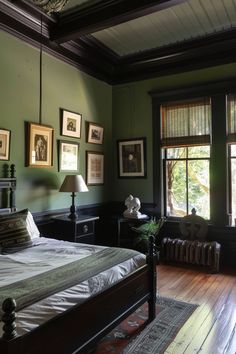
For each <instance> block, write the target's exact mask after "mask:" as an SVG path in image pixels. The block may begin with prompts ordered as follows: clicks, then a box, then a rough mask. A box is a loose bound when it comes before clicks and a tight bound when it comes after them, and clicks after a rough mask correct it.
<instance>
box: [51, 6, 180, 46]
mask: <svg viewBox="0 0 236 354" xmlns="http://www.w3.org/2000/svg"><path fill="white" fill-rule="evenodd" d="M186 1H187V0H135V1H134V0H133V1H131V0H104V1H101V2H98V3H96V4H94V5H91V6H87V7H85V8H82V9H79V7H78V9H77V10H75V11H73V12H69V13H68V14H66V13H65V14H64V15H63V14H61V15H60V17H59V21H58V23H57V24H56V25H55V26H54V29H53V30H52V33H51V39H52V40H55V41H56V42H57V43H63V42H66V41H68V40H73V39H75V38H78V37H79V36H81V35H84V34H89V33H93V32H97V31H100V30H102V29H105V28H108V27H112V26H114V25H118V24H120V23H123V22H126V21H130V20H133V19H135V18H138V17H141V16H144V15H148V14H150V13H153V12H157V11H160V10H163V9H166V8H168V7H171V6H174V5H178V4H180V3H183V2H186Z"/></svg>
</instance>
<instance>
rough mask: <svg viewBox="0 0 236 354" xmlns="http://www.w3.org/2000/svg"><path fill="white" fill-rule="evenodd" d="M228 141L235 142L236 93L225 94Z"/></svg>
mask: <svg viewBox="0 0 236 354" xmlns="http://www.w3.org/2000/svg"><path fill="white" fill-rule="evenodd" d="M227 121H228V122H227V123H228V136H227V141H228V143H236V94H235V95H228V96H227Z"/></svg>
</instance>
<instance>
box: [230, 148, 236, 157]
mask: <svg viewBox="0 0 236 354" xmlns="http://www.w3.org/2000/svg"><path fill="white" fill-rule="evenodd" d="M230 156H231V157H236V145H230Z"/></svg>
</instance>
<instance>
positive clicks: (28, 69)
mask: <svg viewBox="0 0 236 354" xmlns="http://www.w3.org/2000/svg"><path fill="white" fill-rule="evenodd" d="M0 47H1V51H0V107H1V114H0V128H5V129H9V130H11V147H10V161H9V163H14V164H15V165H16V174H17V193H16V198H17V201H16V205H17V207H18V208H19V209H21V208H25V207H28V208H29V209H30V210H31V211H33V212H36V211H45V210H50V209H60V208H65V207H67V206H68V207H69V206H70V203H71V198H70V196H69V194H68V193H59V192H58V189H59V187H60V185H61V183H62V181H63V179H64V176H65V175H66V173H61V172H58V152H57V140H58V139H61V140H68V141H76V142H79V143H80V150H79V171H78V173H79V174H82V175H83V176H84V178H85V168H86V167H85V166H86V161H85V160H86V159H85V154H86V153H85V152H86V150H90V151H102V152H104V154H105V184H104V186H90V187H89V192H88V193H80V194H79V195H78V196H77V204H78V205H84V204H86V205H87V204H94V203H101V202H104V201H107V200H110V195H109V190H110V179H109V177H110V174H109V169H108V166H109V164H110V160H111V156H112V155H111V154H112V152H111V149H110V146H111V142H112V87H111V86H109V85H107V84H106V83H104V82H102V81H99V80H97V79H94V78H92V77H90V76H89V75H87V74H84V73H82V72H81V71H79V70H78V69H76V68H74V67H72V66H70V65H68V64H65V63H63V62H62V61H60V60H57V59H55V58H53V57H52V56H50V55H48V54H46V53H43V75H42V78H43V89H42V92H43V103H42V124H45V125H50V126H52V127H53V128H54V154H53V155H54V156H53V167H52V168H32V167H25V153H26V151H25V150H26V149H25V145H26V142H25V122H34V123H39V50H38V49H36V48H33V47H31V46H30V45H28V44H26V43H24V42H22V41H20V40H18V39H16V38H14V37H13V36H11V35H8V34H6V33H4V32H0ZM60 107H61V108H64V109H67V110H71V111H74V112H78V113H81V114H82V134H81V139H76V138H70V137H65V136H61V135H60V119H59V108H60ZM86 121H92V122H95V123H99V124H101V125H102V126H104V131H105V137H104V144H103V145H95V144H88V143H86V129H85V127H86ZM4 164H5V162H3V161H0V171H2V168H3V165H4Z"/></svg>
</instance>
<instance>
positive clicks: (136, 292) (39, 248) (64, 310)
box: [0, 176, 156, 354]
mask: <svg viewBox="0 0 236 354" xmlns="http://www.w3.org/2000/svg"><path fill="white" fill-rule="evenodd" d="M12 178H13V179H14V178H15V177H14V176H13V177H12ZM2 180H3V179H1V181H2ZM12 182H14V185H15V184H16V180H14V181H12ZM0 188H9V189H10V190H11V192H12V190H13V191H14V189H15V188H12V187H11V186H9V184H8V185H6V184H4V183H2V184H1V183H0ZM12 200H13V201H14V197H13V198H12V197H11V199H10V205H9V207H8V208H9V209H10V211H11V213H9V214H8V215H6V214H5V215H3V216H1V217H0V229H1V225H3V224H4V220H5V221H6V220H8V218H9V219H11V220H12V218H19V217H20V218H23V219H24V218H25V219H24V220H25V228H26V229H27V232H28V235H29V237H28V242H29V243H30V244H29V245H27V247H25V246H21V245H17V247H16V246H15V244H14V245H12V244H7V243H5V244H4V243H2V248H1V255H0V275H1V276H0V301H1V303H2V313H1V316H2V321H1V331H0V336H1V339H0V353H4V354H54V353H55V354H70V353H86V352H87V350H89V349H90V348H92V347H94V345H96V343H97V342H98V340H99V339H101V338H102V337H103V336H104V335H106V334H107V333H108V332H109V331H110V330H111V329H113V328H114V327H115V326H116V325H117V324H118V323H119V322H121V321H122V320H123V319H124V318H126V317H127V316H128V315H129V314H130V313H132V312H133V311H134V310H135V309H136V308H138V307H139V306H141V305H142V304H143V303H144V302H146V301H147V302H148V305H149V306H148V311H149V313H148V315H149V321H151V320H153V319H154V317H155V302H156V266H155V251H154V244H153V239H150V247H149V253H148V255H147V256H144V255H143V254H141V253H139V252H136V251H134V250H127V249H122V248H110V247H103V246H96V245H86V244H79V243H76V244H75V243H71V242H65V241H58V240H52V239H47V238H45V237H39V234H38V231H37V226H36V225H35V223H34V220H33V217H32V214H31V213H30V211H28V210H27V209H26V210H23V211H18V212H16V213H15V212H13V213H12V211H14V208H15V207H14V206H13V207H12V205H11V201H12ZM3 209H4V210H5V208H3ZM20 232H21V231H19V233H20ZM15 235H16V233H15V234H14V237H16V238H17V237H18V236H15ZM17 235H18V234H17ZM15 247H16V248H18V249H17V250H16V249H15ZM42 284H43V286H42Z"/></svg>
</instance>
